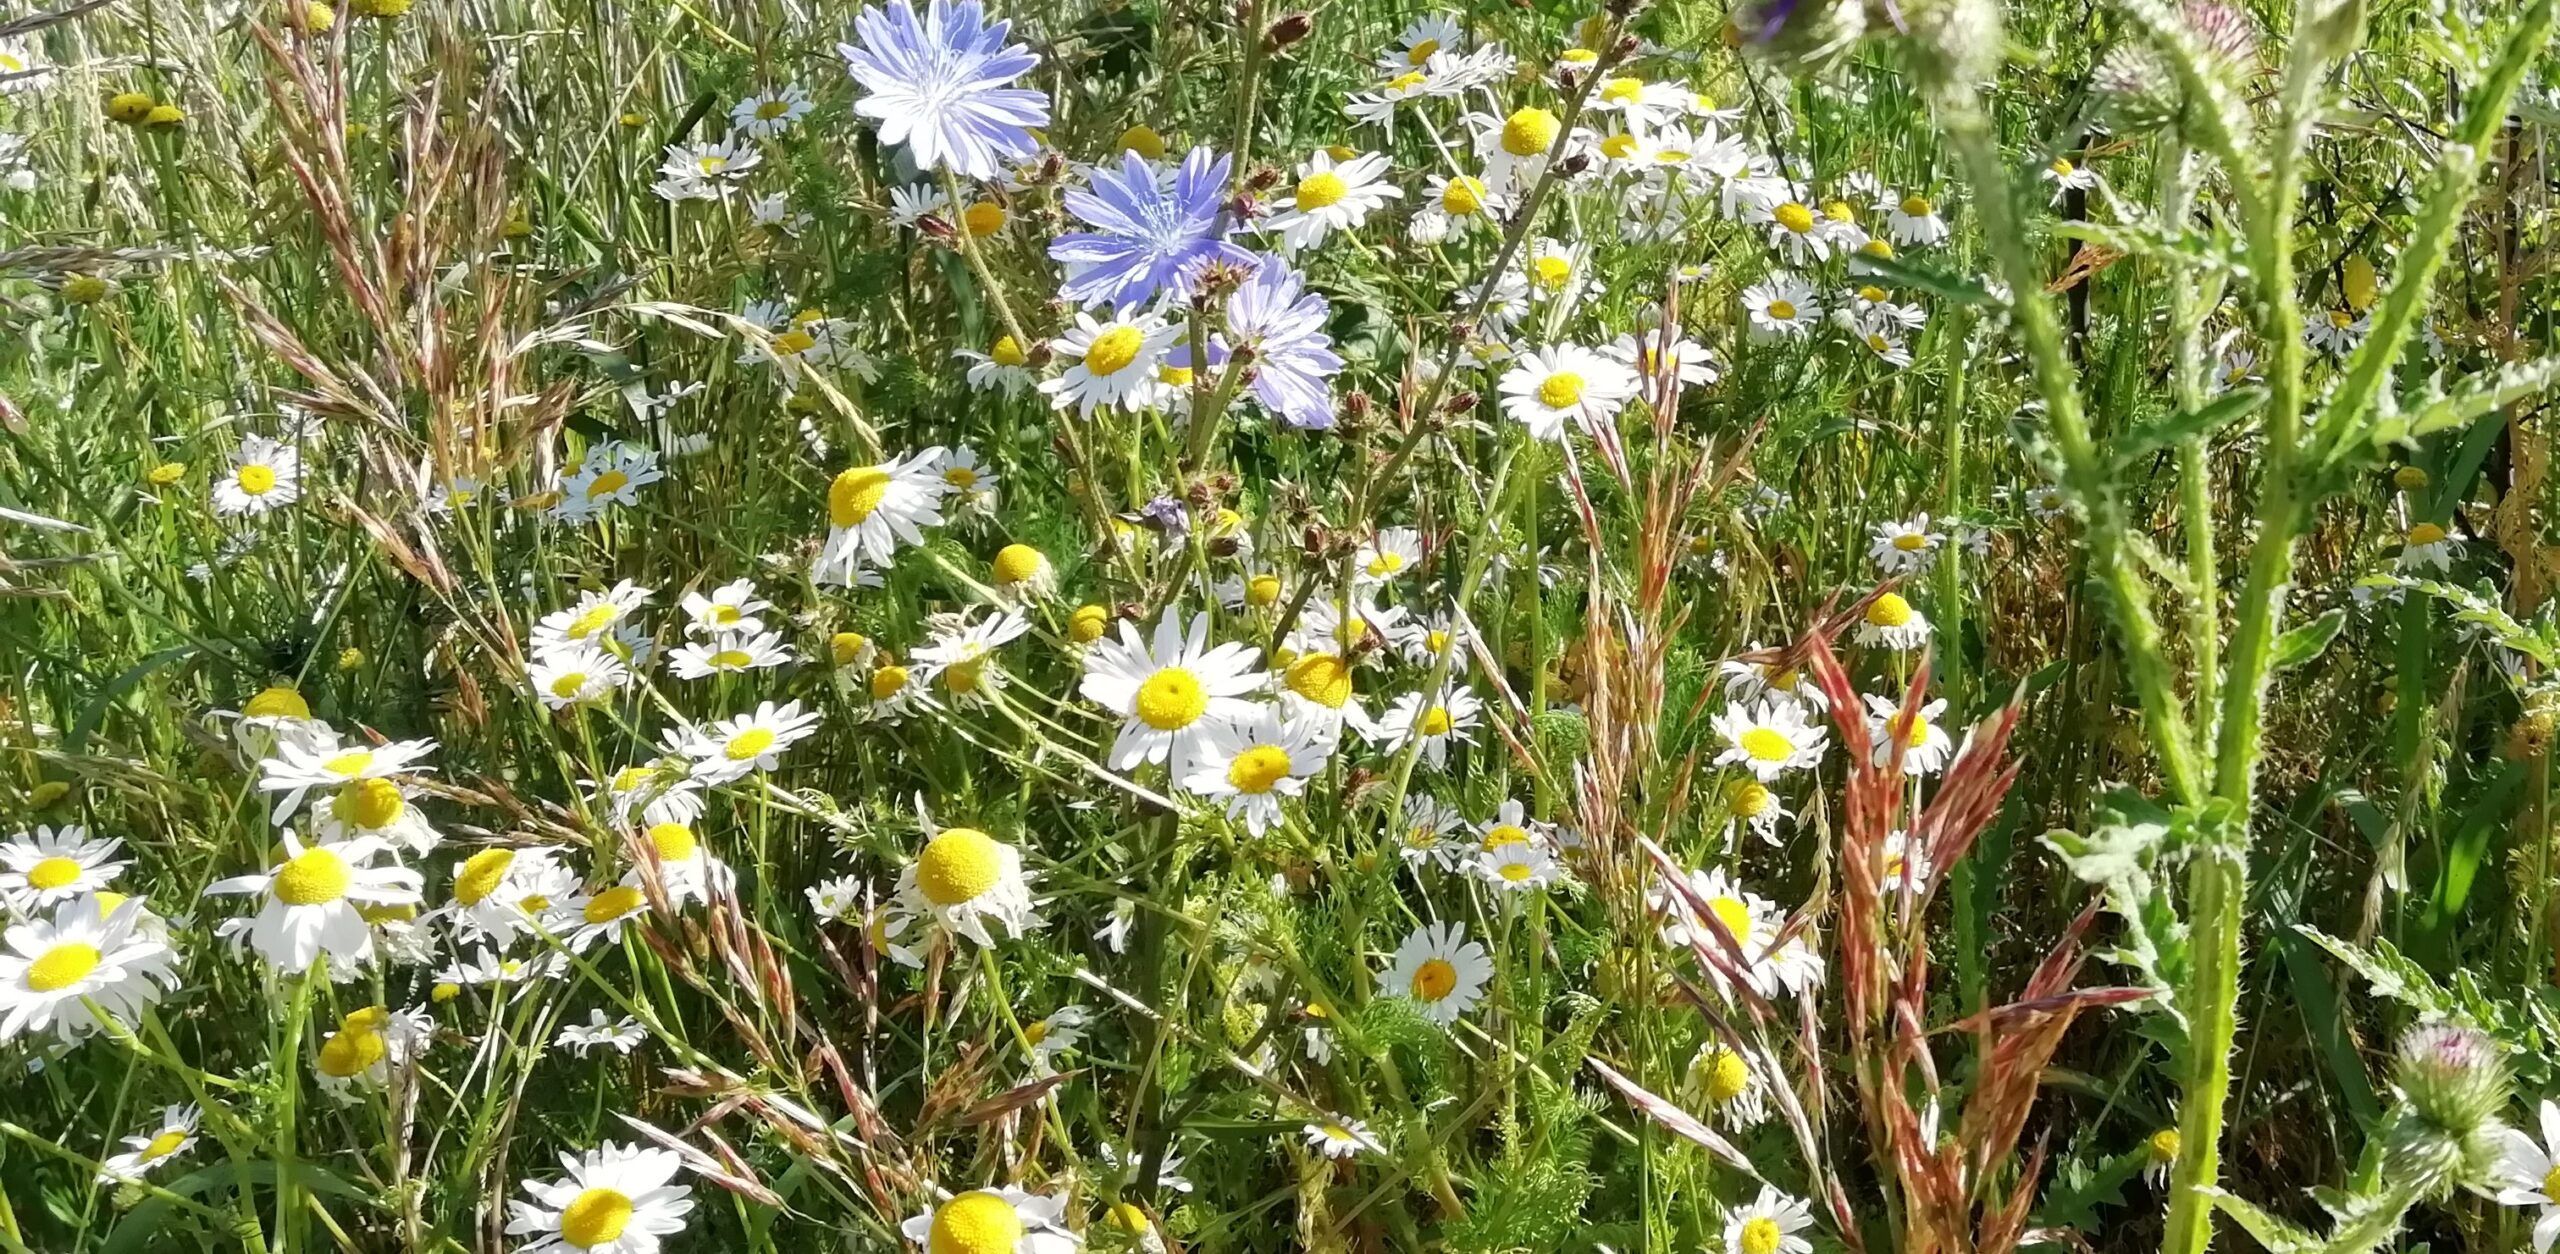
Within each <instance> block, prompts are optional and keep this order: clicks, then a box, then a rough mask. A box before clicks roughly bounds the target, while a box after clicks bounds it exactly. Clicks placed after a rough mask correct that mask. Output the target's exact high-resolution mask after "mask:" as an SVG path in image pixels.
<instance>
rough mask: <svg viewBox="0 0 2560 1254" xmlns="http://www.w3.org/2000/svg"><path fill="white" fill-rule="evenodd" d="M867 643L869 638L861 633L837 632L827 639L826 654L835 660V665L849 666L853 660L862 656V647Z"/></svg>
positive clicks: (869, 641)
mask: <svg viewBox="0 0 2560 1254" xmlns="http://www.w3.org/2000/svg"><path fill="white" fill-rule="evenodd" d="M869 643H871V640H870V638H869V637H867V636H864V635H863V634H862V633H861V632H858V631H839V632H837V633H836V634H834V635H832V636H829V637H827V653H828V654H829V655H830V656H832V657H833V658H835V662H836V665H838V666H845V665H850V664H851V663H852V661H853V660H854V659H855V658H858V657H861V656H862V646H864V645H867V644H869Z"/></svg>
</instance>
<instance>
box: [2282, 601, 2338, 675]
mask: <svg viewBox="0 0 2560 1254" xmlns="http://www.w3.org/2000/svg"><path fill="white" fill-rule="evenodd" d="M2346 625H2347V612H2346V611H2345V610H2344V609H2335V608H2333V609H2331V610H2330V611H2329V612H2328V613H2326V614H2323V615H2321V616H2320V617H2318V618H2315V619H2312V620H2311V621H2310V622H2307V623H2304V624H2302V625H2301V626H2299V627H2294V628H2290V629H2288V630H2287V631H2286V632H2285V633H2284V634H2283V635H2280V636H2278V637H2276V647H2275V654H2274V656H2273V657H2272V658H2270V659H2269V665H2271V666H2273V667H2274V668H2275V669H2277V670H2285V669H2287V668H2289V667H2295V666H2300V665H2302V664H2303V663H2305V662H2308V661H2310V660H2311V659H2313V658H2316V657H2318V656H2320V651H2321V650H2323V649H2326V648H2328V647H2329V642H2330V641H2332V640H2335V639H2337V638H2338V629H2339V628H2342V627H2344V626H2346Z"/></svg>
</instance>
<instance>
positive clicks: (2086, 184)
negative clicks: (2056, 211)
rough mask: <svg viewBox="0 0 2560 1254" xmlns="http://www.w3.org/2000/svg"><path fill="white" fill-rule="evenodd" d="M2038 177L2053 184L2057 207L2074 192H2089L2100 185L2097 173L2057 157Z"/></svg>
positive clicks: (2069, 160)
mask: <svg viewBox="0 0 2560 1254" xmlns="http://www.w3.org/2000/svg"><path fill="white" fill-rule="evenodd" d="M2036 177H2037V178H2040V179H2043V180H2044V181H2045V182H2048V183H2051V184H2053V203H2055V204H2057V205H2058V204H2061V203H2062V198H2063V197H2064V196H2066V195H2068V194H2070V193H2072V192H2078V191H2087V190H2088V189H2090V188H2092V187H2096V186H2097V185H2098V172H2097V171H2095V170H2091V169H2087V168H2084V167H2082V166H2077V165H2073V164H2072V163H2071V158H2069V157H2055V158H2054V159H2053V160H2051V161H2049V162H2046V163H2045V167H2044V169H2043V170H2042V171H2041V172H2039V173H2038V174H2037V175H2036Z"/></svg>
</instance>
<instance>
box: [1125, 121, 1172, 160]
mask: <svg viewBox="0 0 2560 1254" xmlns="http://www.w3.org/2000/svg"><path fill="white" fill-rule="evenodd" d="M1120 151H1122V152H1134V153H1136V154H1138V155H1139V156H1141V157H1144V158H1146V159H1147V160H1149V161H1162V160H1164V136H1162V135H1158V134H1156V129H1155V128H1154V127H1152V126H1147V125H1145V124H1143V123H1141V124H1139V125H1137V126H1132V127H1130V128H1129V129H1127V130H1125V131H1122V132H1120Z"/></svg>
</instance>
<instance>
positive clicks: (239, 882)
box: [204, 830, 424, 973]
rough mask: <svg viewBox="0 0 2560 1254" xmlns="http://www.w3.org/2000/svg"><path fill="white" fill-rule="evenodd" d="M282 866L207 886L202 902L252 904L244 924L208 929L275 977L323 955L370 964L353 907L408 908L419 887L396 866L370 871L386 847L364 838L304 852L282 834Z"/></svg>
mask: <svg viewBox="0 0 2560 1254" xmlns="http://www.w3.org/2000/svg"><path fill="white" fill-rule="evenodd" d="M282 839H283V844H284V856H285V857H284V862H283V864H282V865H279V866H277V867H274V868H272V869H270V870H266V871H261V872H258V873H256V874H254V875H238V876H233V877H231V878H230V879H224V880H216V881H214V882H213V883H212V884H210V885H207V886H206V887H205V890H204V894H205V896H208V897H220V896H256V897H257V898H258V899H259V905H258V913H257V914H256V916H254V917H252V918H246V919H226V920H224V921H223V923H222V925H221V926H220V927H218V928H216V929H214V931H215V934H216V935H218V936H223V937H234V938H238V939H239V940H240V941H241V942H242V943H245V944H246V945H248V946H249V947H250V948H252V949H255V950H257V951H258V955H259V956H260V957H262V958H264V959H266V960H267V962H268V963H269V964H270V965H272V966H274V967H276V968H277V969H278V970H281V971H285V972H288V973H299V972H301V971H303V970H305V969H307V968H309V967H310V965H311V964H312V963H313V962H314V961H316V960H317V959H318V958H319V957H320V955H322V954H324V953H325V954H327V955H328V956H329V957H330V958H332V959H335V960H337V961H338V962H341V963H350V964H352V963H360V962H363V961H365V960H366V959H368V958H371V957H372V956H373V928H372V927H371V925H369V924H368V923H367V922H366V921H365V917H364V914H363V912H362V911H361V910H359V909H358V907H360V906H414V905H416V904H418V891H419V888H420V887H421V885H422V884H423V883H424V881H423V880H422V879H421V878H420V877H419V875H418V873H417V872H415V871H412V870H409V869H407V868H405V867H399V866H374V865H372V862H373V860H374V859H375V858H377V857H380V856H381V855H382V854H383V853H385V852H387V850H388V846H386V845H385V844H384V843H383V842H382V841H380V840H377V839H374V838H372V837H358V838H356V839H354V840H343V841H338V842H335V843H331V844H315V845H305V844H303V843H302V841H301V840H300V839H299V838H298V837H296V836H295V835H294V833H293V832H292V831H291V830H287V831H285V832H284V833H282Z"/></svg>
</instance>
